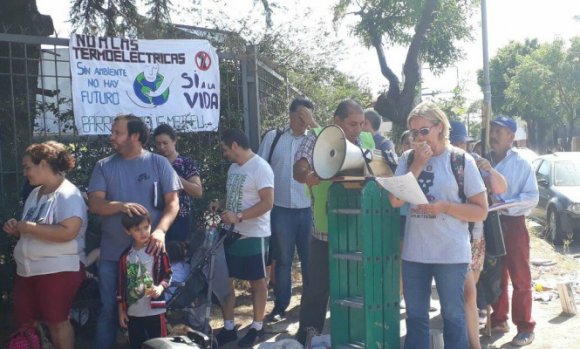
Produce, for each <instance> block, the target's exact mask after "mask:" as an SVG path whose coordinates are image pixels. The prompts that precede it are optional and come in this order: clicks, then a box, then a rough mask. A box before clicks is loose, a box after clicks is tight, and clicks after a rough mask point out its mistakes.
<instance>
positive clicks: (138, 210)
mask: <svg viewBox="0 0 580 349" xmlns="http://www.w3.org/2000/svg"><path fill="white" fill-rule="evenodd" d="M121 213H126V214H127V215H128V216H129V217H133V215H134V214H135V215H144V214H147V213H148V211H147V209H146V208H145V206H143V205H141V204H137V203H135V202H125V203H124V204H123V206H121Z"/></svg>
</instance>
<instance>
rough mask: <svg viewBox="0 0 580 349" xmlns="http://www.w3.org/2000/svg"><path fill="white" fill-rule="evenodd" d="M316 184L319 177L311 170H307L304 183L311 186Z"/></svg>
mask: <svg viewBox="0 0 580 349" xmlns="http://www.w3.org/2000/svg"><path fill="white" fill-rule="evenodd" d="M318 184H320V178H319V177H318V176H317V175H316V173H314V172H313V171H312V172H309V173H308V174H307V175H306V185H308V186H309V187H312V186H314V185H318Z"/></svg>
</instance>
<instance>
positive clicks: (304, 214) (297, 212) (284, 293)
mask: <svg viewBox="0 0 580 349" xmlns="http://www.w3.org/2000/svg"><path fill="white" fill-rule="evenodd" d="M271 221H272V251H271V252H272V257H273V258H274V259H275V260H276V270H275V273H276V284H275V286H274V297H275V301H274V311H278V312H283V311H285V310H286V308H287V307H288V305H289V304H290V297H291V295H292V260H293V259H294V246H296V249H297V250H298V257H299V258H300V264H301V272H302V284H303V285H305V284H307V283H308V260H309V251H310V237H311V234H312V210H311V208H310V207H307V208H284V207H280V206H274V208H273V209H272V213H271Z"/></svg>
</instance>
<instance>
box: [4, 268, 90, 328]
mask: <svg viewBox="0 0 580 349" xmlns="http://www.w3.org/2000/svg"><path fill="white" fill-rule="evenodd" d="M84 276H85V268H84V267H83V265H82V264H81V267H80V270H79V271H67V272H61V273H54V274H47V275H37V276H29V277H23V276H19V275H16V279H15V281H14V320H15V321H16V324H17V325H18V327H21V326H23V325H25V324H29V323H32V322H35V321H42V322H46V323H50V324H55V323H59V322H63V321H66V320H68V317H69V313H70V309H71V306H72V303H73V300H74V298H75V295H76V293H77V291H78V289H79V287H80V286H81V283H82V282H83V279H84Z"/></svg>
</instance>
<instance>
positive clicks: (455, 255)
mask: <svg viewBox="0 0 580 349" xmlns="http://www.w3.org/2000/svg"><path fill="white" fill-rule="evenodd" d="M407 124H408V126H409V129H410V131H411V135H412V137H413V150H409V151H407V152H405V153H404V154H403V156H402V158H401V159H400V161H399V166H398V167H397V171H396V173H395V174H396V175H404V174H406V173H408V172H411V173H412V174H413V175H414V176H415V178H417V182H418V183H419V185H420V187H421V189H422V191H423V193H424V194H425V197H426V198H427V200H428V202H429V203H428V204H423V205H414V204H410V205H409V210H408V213H407V224H406V227H405V234H404V243H403V253H402V257H401V259H402V265H403V293H404V296H405V302H406V310H407V336H406V339H405V348H413V349H417V348H429V303H430V294H431V283H432V280H433V279H435V284H436V286H437V291H438V292H437V293H438V295H439V300H440V303H441V314H442V317H443V326H444V330H443V339H444V342H445V348H446V349H449V348H457V349H465V348H467V347H468V341H467V331H466V330H465V309H464V305H463V285H464V283H465V277H466V274H467V267H468V265H469V263H470V261H471V248H470V243H469V231H468V223H467V222H477V221H482V220H484V219H485V217H486V215H487V197H486V195H485V186H484V184H483V181H482V179H481V176H480V174H479V171H478V169H477V166H476V164H475V160H473V157H471V156H470V155H469V154H464V153H459V152H460V150H457V149H456V148H453V147H452V146H451V145H449V120H448V119H447V116H446V115H445V114H444V113H443V112H442V111H441V110H440V109H439V108H438V107H436V106H435V105H433V104H430V103H421V104H419V105H418V106H417V107H415V109H413V110H412V111H411V113H410V114H409V118H408V119H407ZM411 154H413V155H412V158H410V156H411ZM462 154H464V155H462ZM460 157H463V159H464V162H463V163H462V164H461V167H462V168H461V170H462V171H463V173H462V177H463V185H462V188H463V190H462V191H463V195H461V193H460V187H459V183H458V180H457V179H456V177H455V172H454V171H460V170H459V169H458V168H457V167H458V166H456V165H457V163H458V162H459V161H457V159H458V158H460ZM452 159H454V160H453V161H452ZM452 162H453V164H452ZM452 166H454V167H456V169H455V170H454V169H452ZM462 197H464V198H462ZM390 201H391V204H392V205H393V206H394V207H401V206H403V204H405V202H404V201H402V200H400V199H398V198H396V197H394V196H392V195H391V196H390Z"/></svg>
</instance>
